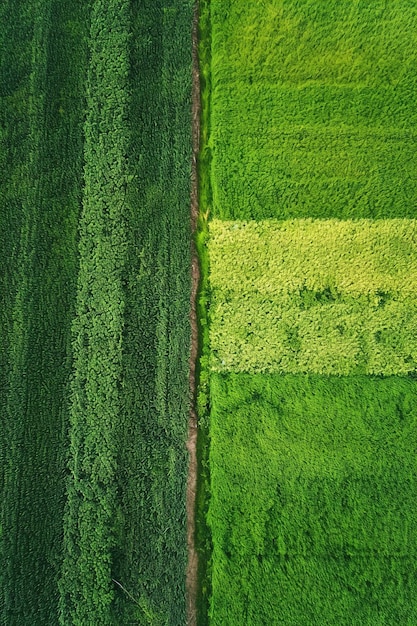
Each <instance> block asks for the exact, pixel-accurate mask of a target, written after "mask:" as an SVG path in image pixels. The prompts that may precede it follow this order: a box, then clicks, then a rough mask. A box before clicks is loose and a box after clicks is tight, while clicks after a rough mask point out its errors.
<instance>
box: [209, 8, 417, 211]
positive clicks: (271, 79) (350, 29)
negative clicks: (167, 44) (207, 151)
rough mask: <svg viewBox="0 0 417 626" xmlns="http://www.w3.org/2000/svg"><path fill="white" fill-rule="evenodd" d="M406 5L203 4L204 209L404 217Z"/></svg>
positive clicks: (408, 110) (411, 77)
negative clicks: (206, 84)
mask: <svg viewBox="0 0 417 626" xmlns="http://www.w3.org/2000/svg"><path fill="white" fill-rule="evenodd" d="M416 26H417V9H416V5H415V2H413V1H407V2H402V1H399V0H395V1H393V2H390V3H389V5H387V6H385V3H383V2H380V1H378V2H373V3H372V4H371V5H369V4H367V3H358V2H357V3H352V2H350V1H348V0H343V1H342V2H326V1H325V0H320V1H319V2H317V1H316V0H314V1H313V0H308V1H307V2H304V1H303V2H300V1H298V0H291V1H290V2H285V3H284V2H282V1H281V0H274V1H273V2H268V3H265V2H255V1H252V2H249V3H246V4H245V7H244V8H243V7H241V6H238V5H237V4H233V3H230V2H226V3H222V4H221V5H217V4H216V5H213V7H212V15H211V28H212V50H213V53H212V105H211V111H212V113H211V122H210V123H211V138H210V148H211V152H212V154H213V169H212V186H213V205H214V213H215V215H216V216H217V217H220V218H222V219H265V218H269V217H275V218H278V219H288V218H292V217H316V218H343V219H351V218H360V217H362V218H381V217H390V218H394V217H414V213H415V210H414V209H415V203H416V171H415V167H414V162H415V159H416V148H415V146H416V143H415V132H416V131H415V128H416V121H417V107H416V102H417V99H416V93H417V71H416V67H417V64H416V50H417V46H416V43H417V41H416V33H417V28H416Z"/></svg>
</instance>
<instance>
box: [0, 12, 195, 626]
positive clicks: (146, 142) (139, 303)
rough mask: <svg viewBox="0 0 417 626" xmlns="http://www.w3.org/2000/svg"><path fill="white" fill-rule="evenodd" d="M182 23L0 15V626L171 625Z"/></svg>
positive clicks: (182, 377) (178, 559)
mask: <svg viewBox="0 0 417 626" xmlns="http://www.w3.org/2000/svg"><path fill="white" fill-rule="evenodd" d="M191 19H192V6H191V2H188V1H187V2H185V3H178V2H159V1H157V2H155V1H154V2H144V3H140V4H139V3H137V2H136V1H133V0H132V1H131V2H130V1H128V0H112V1H111V2H103V1H100V0H93V1H91V2H80V1H77V2H73V3H62V2H58V1H57V0H50V1H48V2H40V1H39V2H36V1H32V2H30V3H23V2H20V1H19V2H8V1H6V2H5V3H3V4H2V7H1V9H0V39H1V46H2V54H3V53H4V56H3V58H4V63H2V66H1V73H0V89H1V91H0V96H1V106H0V111H1V113H0V114H1V122H2V126H1V129H2V131H1V132H2V134H1V149H0V160H1V161H0V162H1V166H2V173H3V182H2V193H1V207H0V237H1V244H2V248H3V251H2V252H3V253H2V258H1V282H0V290H1V294H2V298H3V300H2V302H3V304H2V310H1V336H2V349H1V351H0V359H1V360H0V367H1V374H0V375H1V379H0V393H1V408H2V418H1V419H2V423H1V428H0V433H1V435H0V436H1V442H0V443H1V452H0V466H1V502H2V504H1V548H0V550H1V552H0V554H1V560H2V563H3V568H2V574H1V589H2V592H1V603H0V621H1V622H2V623H4V624H7V625H8V626H9V625H10V626H12V625H14V624H15V625H16V626H17V625H19V626H21V625H22V624H28V625H29V624H30V625H31V626H33V625H39V626H43V625H44V624H58V623H60V624H79V625H82V626H85V625H87V624H100V626H104V625H105V624H117V625H119V624H128V623H140V624H170V625H174V624H175V625H182V624H184V622H185V619H186V618H185V611H186V601H185V567H186V528H185V514H186V513H185V484H186V474H187V462H188V461H187V453H186V448H185V440H186V435H187V423H188V411H189V383H188V359H189V336H190V328H189V320H188V311H189V299H190V219H189V195H190V169H191V103H190V98H191ZM2 60H3V59H2ZM122 587H123V588H124V590H123V589H122Z"/></svg>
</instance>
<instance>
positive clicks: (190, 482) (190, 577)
mask: <svg viewBox="0 0 417 626" xmlns="http://www.w3.org/2000/svg"><path fill="white" fill-rule="evenodd" d="M192 55H193V84H192V133H193V155H192V169H191V230H192V235H193V239H192V243H191V246H192V249H191V255H192V262H191V263H192V264H191V267H192V271H191V306H190V323H191V351H190V379H189V380H190V394H191V409H190V417H189V422H188V439H187V450H188V453H189V467H188V478H187V503H186V506H187V548H188V563H187V573H186V594H187V624H188V626H197V605H196V603H197V581H198V555H197V550H196V546H195V504H196V492H197V414H196V408H195V405H196V402H195V401H196V362H197V356H198V326H197V302H196V299H197V290H198V285H199V281H200V266H199V261H198V255H197V250H196V246H195V243H194V235H195V233H196V230H197V221H198V213H199V208H198V179H197V158H198V152H199V146H200V107H201V99H200V73H199V65H198V0H196V2H195V4H194V16H193V32H192Z"/></svg>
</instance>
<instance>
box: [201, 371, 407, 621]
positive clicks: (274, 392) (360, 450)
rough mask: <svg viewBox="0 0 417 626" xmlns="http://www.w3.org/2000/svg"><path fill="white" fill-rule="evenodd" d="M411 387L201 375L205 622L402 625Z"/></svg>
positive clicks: (357, 380)
mask: <svg viewBox="0 0 417 626" xmlns="http://www.w3.org/2000/svg"><path fill="white" fill-rule="evenodd" d="M416 414H417V387H416V382H415V380H411V379H406V378H397V377H387V378H380V377H370V376H355V377H354V376H351V377H347V376H346V377H340V378H338V377H323V376H316V375H310V376H308V375H302V374H300V375H283V376H280V375H277V374H263V375H260V374H258V375H247V374H234V373H230V374H215V375H213V376H212V412H211V453H210V465H211V478H212V483H211V484H212V496H211V501H210V510H209V522H210V524H211V528H212V533H213V544H214V552H213V579H212V585H213V595H212V602H211V607H210V624H213V626H214V625H216V626H220V625H222V626H223V625H224V624H227V625H229V624H230V625H231V624H248V625H250V626H254V625H255V624H256V625H259V626H260V625H261V624H262V625H264V624H277V625H278V624H285V626H287V625H288V626H290V625H291V626H296V625H297V626H299V625H306V626H307V625H308V626H310V625H311V624H332V625H333V624H334V625H336V624H337V625H340V626H342V625H343V626H344V625H346V626H353V625H354V626H377V625H378V626H387V625H388V624H390V625H394V624H404V625H407V626H412V625H413V624H415V623H416V620H417V603H416V601H415V580H416V575H417V566H416V557H417V516H416V498H417V485H416V469H417V468H416V465H417V462H416V446H417V422H416Z"/></svg>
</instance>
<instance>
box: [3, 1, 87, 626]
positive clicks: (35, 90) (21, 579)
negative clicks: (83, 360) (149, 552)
mask: <svg viewBox="0 0 417 626" xmlns="http://www.w3.org/2000/svg"><path fill="white" fill-rule="evenodd" d="M0 23H1V28H0V33H1V34H0V37H1V40H2V43H1V49H2V60H3V63H2V65H1V71H0V85H1V106H0V110H1V118H2V124H1V126H2V131H1V148H0V153H1V168H2V193H1V197H0V205H1V206H0V239H1V246H2V259H1V269H0V277H1V278H0V280H1V287H0V289H1V295H2V307H1V308H2V312H1V333H2V346H1V350H0V355H1V357H0V358H1V363H0V365H1V377H2V378H1V388H0V394H1V396H0V401H1V425H0V466H1V497H0V499H1V530H2V536H1V540H0V558H1V562H2V571H1V601H0V607H1V608H0V621H1V622H2V623H4V624H8V625H10V626H13V625H16V626H22V625H26V624H27V625H31V626H32V625H33V624H56V623H57V615H58V593H57V581H58V578H59V575H60V561H61V554H62V547H63V528H62V517H63V509H64V500H65V481H64V476H65V458H66V448H67V441H66V428H67V422H68V411H67V397H68V393H67V388H68V379H69V375H70V371H71V347H70V341H69V333H70V324H71V318H72V316H73V314H74V298H75V288H76V273H77V245H76V229H77V220H78V215H79V207H80V195H81V191H80V189H81V184H82V116H83V110H84V96H83V94H84V79H85V68H86V46H85V41H84V38H83V37H84V31H85V26H84V25H85V23H88V7H86V6H85V3H83V2H73V3H71V4H68V3H64V4H63V3H61V2H54V1H51V2H49V1H48V2H37V1H36V2H35V1H34V2H31V3H27V2H20V1H18V2H9V1H7V0H6V1H5V2H4V3H2V5H1V8H0Z"/></svg>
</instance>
